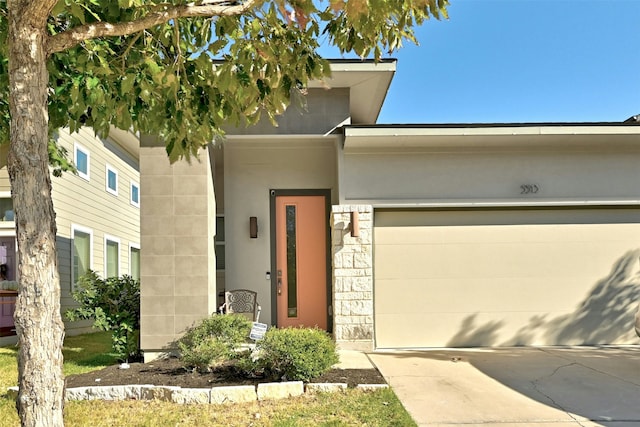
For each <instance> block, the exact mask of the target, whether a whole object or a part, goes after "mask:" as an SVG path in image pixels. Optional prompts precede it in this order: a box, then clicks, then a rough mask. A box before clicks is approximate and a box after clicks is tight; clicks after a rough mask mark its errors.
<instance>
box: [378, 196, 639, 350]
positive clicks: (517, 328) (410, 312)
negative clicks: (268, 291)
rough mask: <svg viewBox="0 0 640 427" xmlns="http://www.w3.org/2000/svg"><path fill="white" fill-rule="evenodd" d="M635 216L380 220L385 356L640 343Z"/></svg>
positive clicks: (589, 212)
mask: <svg viewBox="0 0 640 427" xmlns="http://www.w3.org/2000/svg"><path fill="white" fill-rule="evenodd" d="M638 248H640V211H639V210H634V209H622V208H620V209H572V210H566V209H547V210H466V211H376V213H375V229H374V251H375V252H374V263H375V264H374V265H375V267H374V286H375V288H374V304H375V340H376V346H377V347H378V348H413V347H464V346H512V345H578V344H628V343H637V342H638V340H637V338H636V336H635V332H634V330H633V314H634V311H635V309H636V307H637V304H638V302H639V299H640V250H639V249H638Z"/></svg>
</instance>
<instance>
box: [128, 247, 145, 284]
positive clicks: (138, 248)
mask: <svg viewBox="0 0 640 427" xmlns="http://www.w3.org/2000/svg"><path fill="white" fill-rule="evenodd" d="M131 249H137V250H140V243H131V242H129V276H131V264H132V262H131ZM140 266H142V262H141V263H140Z"/></svg>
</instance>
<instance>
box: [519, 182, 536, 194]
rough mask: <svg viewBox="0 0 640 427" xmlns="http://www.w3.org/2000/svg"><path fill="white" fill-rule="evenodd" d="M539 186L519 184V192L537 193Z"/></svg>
mask: <svg viewBox="0 0 640 427" xmlns="http://www.w3.org/2000/svg"><path fill="white" fill-rule="evenodd" d="M538 191H540V187H538V185H536V184H522V185H521V186H520V194H537V193H538Z"/></svg>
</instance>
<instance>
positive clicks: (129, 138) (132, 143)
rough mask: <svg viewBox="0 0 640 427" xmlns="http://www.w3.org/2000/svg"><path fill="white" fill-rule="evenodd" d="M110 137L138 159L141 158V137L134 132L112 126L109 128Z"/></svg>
mask: <svg viewBox="0 0 640 427" xmlns="http://www.w3.org/2000/svg"><path fill="white" fill-rule="evenodd" d="M109 138H110V139H111V140H113V141H115V142H116V143H117V144H118V145H120V146H121V147H122V148H123V149H124V150H125V151H126V152H127V153H129V154H130V155H131V156H133V157H134V158H135V159H136V160H137V159H139V158H140V139H139V138H138V137H137V136H136V135H135V134H134V133H133V132H131V131H128V130H122V129H118V128H117V127H115V126H111V128H110V129H109Z"/></svg>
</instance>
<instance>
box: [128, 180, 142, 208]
mask: <svg viewBox="0 0 640 427" xmlns="http://www.w3.org/2000/svg"><path fill="white" fill-rule="evenodd" d="M130 200H131V204H132V205H133V206H135V207H137V208H139V207H140V186H139V185H138V183H137V182H133V181H131V198H130Z"/></svg>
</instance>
